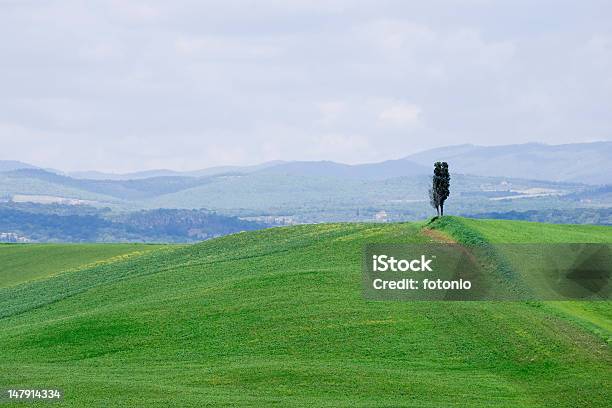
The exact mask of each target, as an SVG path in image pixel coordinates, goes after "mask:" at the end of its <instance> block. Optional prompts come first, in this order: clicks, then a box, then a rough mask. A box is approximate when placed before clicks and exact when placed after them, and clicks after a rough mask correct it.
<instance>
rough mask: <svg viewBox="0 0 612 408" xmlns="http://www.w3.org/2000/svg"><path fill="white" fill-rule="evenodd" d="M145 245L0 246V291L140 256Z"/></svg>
mask: <svg viewBox="0 0 612 408" xmlns="http://www.w3.org/2000/svg"><path fill="white" fill-rule="evenodd" d="M159 247H160V246H159V245H148V244H103V245H101V244H78V245H72V244H28V245H14V244H0V288H1V287H6V286H14V285H17V284H20V283H23V282H28V281H32V280H36V279H42V278H48V277H50V276H53V275H56V274H59V273H63V272H66V271H70V270H74V269H79V268H80V269H83V268H90V267H91V266H93V265H94V264H96V263H100V262H114V261H117V260H118V259H121V258H125V257H131V256H137V255H141V254H144V253H146V252H148V251H151V250H153V249H156V248H159Z"/></svg>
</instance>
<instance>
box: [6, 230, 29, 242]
mask: <svg viewBox="0 0 612 408" xmlns="http://www.w3.org/2000/svg"><path fill="white" fill-rule="evenodd" d="M0 242H20V243H24V242H30V240H29V239H28V238H26V237H22V236H19V235H17V234H15V233H14V232H0Z"/></svg>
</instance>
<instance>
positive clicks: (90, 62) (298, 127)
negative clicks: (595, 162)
mask: <svg viewBox="0 0 612 408" xmlns="http://www.w3.org/2000/svg"><path fill="white" fill-rule="evenodd" d="M610 21H612V2H610V1H608V0H602V1H561V0H551V1H537V0H525V1H522V0H509V1H501V0H495V1H493V0H492V1H487V0H463V1H461V0H448V1H407V0H399V1H385V0H372V1H359V0H346V1H344V0H339V1H336V0H324V1H315V0H295V1H291V0H274V1H263V0H261V1H248V0H243V1H233V0H223V1H218V2H217V1H158V2H156V1H147V2H145V1H127V0H118V1H86V0H85V1H70V0H66V1H59V0H58V1H53V0H48V1H38V0H32V1H28V0H8V1H7V0H0V159H14V160H22V161H26V162H30V163H33V164H37V165H40V166H45V167H54V168H60V169H63V170H84V169H96V170H104V171H132V170H142V169H151V168H172V169H177V170H190V169H199V168H204V167H209V166H214V165H223V164H251V163H258V162H263V161H267V160H273V159H284V160H336V161H341V162H347V163H356V162H369V161H378V160H385V159H390V158H399V157H402V156H406V155H408V154H410V153H412V152H415V151H419V150H423V149H427V148H431V147H436V146H442V145H448V144H460V143H474V144H488V145H490V144H507V143H523V142H531V141H537V142H544V143H552V144H558V143H569V142H582V141H594V140H612V24H610Z"/></svg>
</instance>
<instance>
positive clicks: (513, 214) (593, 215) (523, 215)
mask: <svg viewBox="0 0 612 408" xmlns="http://www.w3.org/2000/svg"><path fill="white" fill-rule="evenodd" d="M466 217H472V218H494V219H501V220H520V221H535V222H548V223H551V224H596V225H612V208H574V209H564V210H555V209H550V210H529V211H508V212H487V213H479V214H471V215H466Z"/></svg>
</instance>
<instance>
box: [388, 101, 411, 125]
mask: <svg viewBox="0 0 612 408" xmlns="http://www.w3.org/2000/svg"><path fill="white" fill-rule="evenodd" d="M420 116H421V108H420V107H418V106H417V105H414V104H411V103H406V102H394V103H392V104H390V106H388V107H387V108H385V109H384V110H383V111H381V112H380V114H379V115H378V119H379V120H380V121H381V122H382V123H383V124H391V125H396V126H414V125H416V124H418V123H419V118H420Z"/></svg>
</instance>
